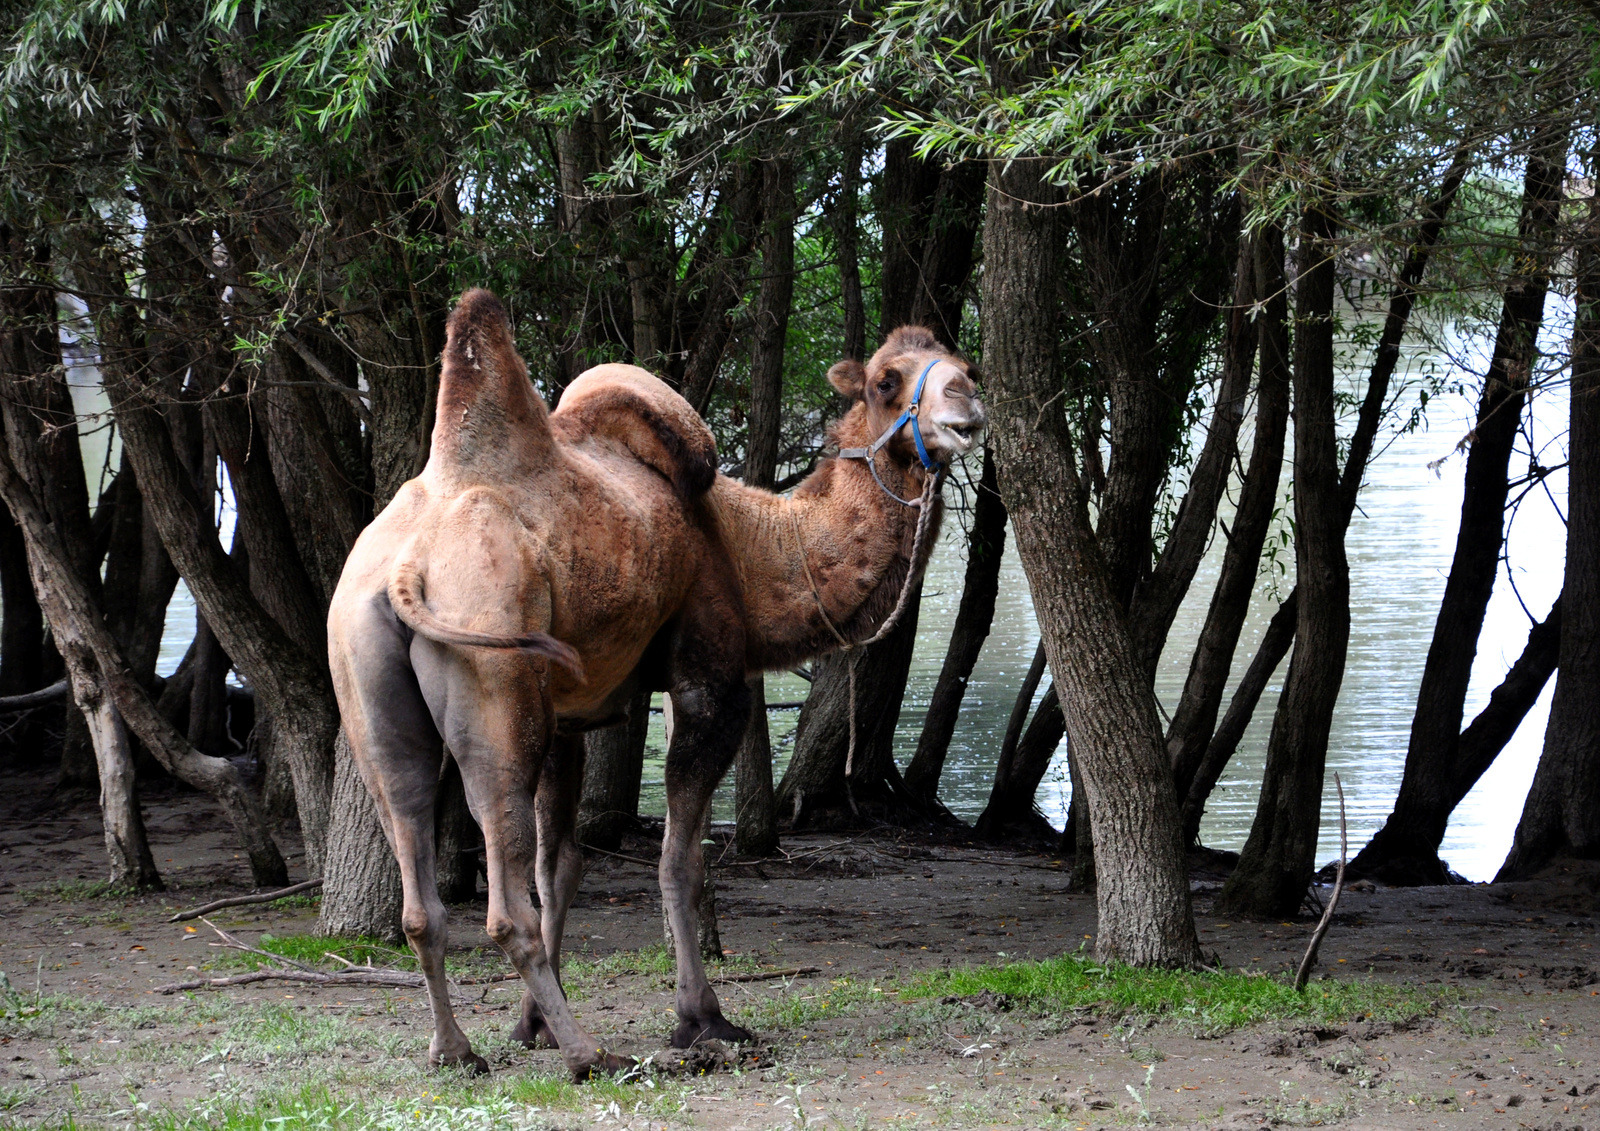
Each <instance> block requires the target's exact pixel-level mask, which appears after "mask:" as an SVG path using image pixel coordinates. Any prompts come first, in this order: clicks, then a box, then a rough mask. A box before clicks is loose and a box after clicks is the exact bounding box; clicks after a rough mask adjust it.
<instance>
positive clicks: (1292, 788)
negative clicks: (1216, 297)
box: [1217, 206, 1350, 916]
mask: <svg viewBox="0 0 1600 1131" xmlns="http://www.w3.org/2000/svg"><path fill="white" fill-rule="evenodd" d="M1335 230H1336V224H1335V221H1334V219H1333V217H1332V216H1331V215H1330V214H1328V213H1327V212H1326V211H1325V210H1323V209H1321V208H1319V207H1316V206H1312V207H1310V208H1308V210H1307V212H1306V215H1305V217H1304V222H1303V224H1302V228H1301V236H1300V251H1299V255H1300V276H1299V280H1298V283H1297V292H1296V297H1295V342H1294V469H1295V477H1294V482H1295V492H1294V514H1295V576H1296V589H1297V590H1299V592H1300V598H1299V609H1298V614H1297V617H1296V623H1295V638H1296V643H1295V649H1294V656H1293V658H1292V659H1291V660H1290V661H1289V675H1288V678H1287V679H1286V680H1285V682H1284V688H1283V695H1282V697H1281V698H1280V700H1279V702H1278V711H1277V715H1276V716H1275V718H1274V719H1273V725H1272V737H1271V739H1270V741H1269V743H1268V746H1267V765H1266V770H1265V772H1264V774H1263V776H1262V782H1261V798H1260V801H1259V803H1258V805H1257V808H1256V817H1255V820H1254V822H1253V823H1252V825H1251V828H1250V837H1249V839H1248V840H1247V841H1246V842H1245V847H1244V851H1243V852H1242V853H1241V854H1240V857H1239V864H1238V867H1237V868H1235V869H1234V872H1233V874H1232V875H1231V876H1229V877H1228V881H1227V884H1226V885H1225V886H1224V887H1223V890H1222V894H1221V895H1220V896H1219V897H1218V901H1217V907H1218V910H1219V911H1225V913H1227V914H1238V913H1244V914H1254V915H1262V916H1272V915H1277V916H1286V915H1293V914H1295V913H1296V912H1298V911H1299V909H1300V903H1301V901H1302V900H1303V899H1304V898H1305V893H1306V885H1307V883H1308V882H1309V880H1310V877H1311V874H1312V872H1313V871H1314V868H1315V863H1316V851H1317V832H1318V829H1319V828H1320V827H1321V817H1322V777H1323V768H1324V764H1325V762H1326V759H1327V753H1328V732H1329V729H1330V728H1331V727H1332V725H1333V709H1334V704H1335V703H1336V702H1337V701H1338V698H1339V686H1340V684H1341V683H1342V682H1343V679H1344V664H1345V652H1346V649H1347V647H1348V645H1349V640H1350V567H1349V563H1348V562H1347V560H1346V558H1345V552H1344V530H1345V519H1344V514H1343V506H1342V494H1341V490H1340V481H1339V480H1340V476H1339V462H1338V438H1337V435H1336V432H1335V418H1336V410H1335V406H1334V395H1333V386H1334V348H1333V304H1334V295H1335V290H1336V280H1335V274H1334V244H1333V236H1334V232H1335Z"/></svg>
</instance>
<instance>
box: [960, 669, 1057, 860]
mask: <svg viewBox="0 0 1600 1131" xmlns="http://www.w3.org/2000/svg"><path fill="white" fill-rule="evenodd" d="M1066 730H1067V723H1066V718H1065V716H1064V715H1063V714H1062V713H1061V699H1060V696H1059V695H1058V693H1057V691H1056V688H1055V685H1054V684H1051V686H1050V689H1049V690H1048V691H1046V692H1045V693H1044V697H1043V698H1042V699H1040V700H1039V709H1038V711H1036V712H1035V713H1034V716H1033V721H1032V722H1031V723H1029V724H1028V729H1027V730H1026V731H1024V732H1023V734H1022V738H1021V739H1020V740H1019V741H1018V742H1017V743H1016V744H1015V745H1014V746H1012V745H1010V744H1006V745H1002V746H1001V749H1000V762H999V764H998V765H997V766H996V767H995V771H994V785H993V787H992V788H991V789H990V791H989V803H988V804H987V805H985V806H984V808H983V812H982V813H981V814H979V816H978V821H977V823H976V824H975V825H974V826H973V829H974V830H975V831H976V832H977V834H978V835H979V836H981V837H983V838H984V839H985V840H1015V841H1036V842H1041V843H1042V842H1053V841H1054V840H1055V839H1056V835H1055V829H1054V828H1053V827H1052V826H1051V824H1050V822H1049V821H1047V820H1046V819H1045V817H1044V814H1043V813H1040V812H1039V809H1038V807H1037V806H1036V805H1035V804H1034V796H1035V795H1036V794H1037V793H1038V792H1039V783H1040V782H1041V781H1043V780H1044V775H1045V771H1046V770H1048V769H1049V768H1050V761H1051V759H1052V758H1054V757H1055V753H1056V750H1057V749H1058V748H1059V747H1060V746H1061V736H1062V735H1064V734H1065V733H1066Z"/></svg>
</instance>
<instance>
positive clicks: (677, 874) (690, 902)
mask: <svg viewBox="0 0 1600 1131" xmlns="http://www.w3.org/2000/svg"><path fill="white" fill-rule="evenodd" d="M749 713H750V692H749V689H748V688H747V687H746V685H745V682H744V679H743V677H742V676H740V677H739V678H737V679H734V680H731V681H728V682H727V683H725V684H723V685H722V686H718V687H715V688H709V687H706V686H704V685H701V686H697V687H689V688H684V689H679V690H675V691H673V693H672V738H671V741H670V744H669V748H668V750H667V831H666V838H665V840H664V841H663V842H662V845H661V898H662V901H663V903H664V904H665V905H666V910H667V921H668V922H669V923H670V924H671V926H672V938H673V942H674V944H675V949H676V950H677V952H678V997H677V1003H676V1005H677V1012H678V1027H677V1028H676V1029H674V1030H673V1033H672V1046H673V1047H674V1048H680V1049H683V1048H688V1047H689V1046H690V1045H692V1044H694V1043H695V1042H696V1041H704V1040H711V1039H713V1038H715V1039H717V1040H722V1041H750V1040H754V1039H755V1038H754V1036H753V1034H751V1032H750V1031H749V1030H748V1029H742V1028H740V1027H739V1026H737V1025H735V1024H733V1023H732V1022H731V1021H729V1020H728V1019H727V1018H726V1017H724V1016H723V1015H722V1006H721V1004H720V1003H719V1002H718V1001H717V995H716V993H715V992H713V991H712V989H711V982H710V981H709V980H708V979H707V978H706V970H705V966H704V965H703V964H702V963H701V961H700V945H699V938H698V935H699V928H698V924H699V916H698V913H697V908H698V907H699V905H700V894H701V889H702V887H703V886H704V882H705V868H704V862H703V856H702V853H701V850H700V822H701V820H702V818H703V817H704V815H705V811H706V806H707V805H709V804H711V794H712V792H713V791H714V790H715V789H716V788H717V782H719V781H720V780H721V779H722V775H723V774H724V773H726V772H727V769H728V766H729V764H730V763H731V762H732V761H733V756H734V753H735V751H736V750H737V749H738V746H739V739H740V738H741V736H743V734H744V729H745V720H746V716H748V715H749Z"/></svg>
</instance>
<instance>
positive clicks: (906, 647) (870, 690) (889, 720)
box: [777, 578, 922, 829]
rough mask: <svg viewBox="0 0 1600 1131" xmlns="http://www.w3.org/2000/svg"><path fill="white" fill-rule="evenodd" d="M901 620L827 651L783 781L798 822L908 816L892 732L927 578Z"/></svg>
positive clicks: (789, 810)
mask: <svg viewBox="0 0 1600 1131" xmlns="http://www.w3.org/2000/svg"><path fill="white" fill-rule="evenodd" d="M915 585H916V591H915V592H913V593H912V594H911V597H910V599H909V600H907V602H906V610H905V613H904V614H903V615H902V616H901V618H900V623H899V624H897V625H895V627H894V628H893V629H892V630H891V631H890V633H889V635H888V636H886V637H884V638H883V639H882V640H880V641H878V643H876V644H873V645H871V646H870V647H866V648H852V649H850V650H849V651H848V652H832V653H829V654H828V655H826V656H823V657H822V658H821V659H820V660H818V661H817V662H816V664H815V665H814V666H813V668H812V677H811V693H810V695H808V696H807V697H806V701H805V705H804V706H803V707H801V708H800V719H799V722H798V723H796V725H795V732H794V756H793V757H792V758H790V759H789V768H788V770H787V771H786V772H785V773H784V775H783V780H782V781H781V782H779V783H778V796H777V808H778V814H779V816H780V817H783V818H786V819H787V820H788V821H789V822H790V825H791V827H793V828H796V829H798V828H802V827H805V828H847V827H859V826H860V825H861V823H862V822H863V821H865V820H874V821H883V822H886V823H899V822H903V821H904V820H906V818H907V817H908V815H909V814H908V812H907V807H906V805H905V802H906V800H907V798H906V793H905V783H904V782H903V781H902V780H901V778H900V771H899V769H898V768H897V767H896V765H895V761H894V732H895V727H896V726H897V725H898V723H899V721H900V709H901V707H902V705H903V701H904V698H905V679H904V678H903V677H902V678H901V679H899V680H898V681H896V680H894V679H890V678H883V677H882V675H881V673H882V672H883V671H888V672H890V673H893V672H902V673H903V672H906V671H909V670H910V668H911V652H912V649H913V648H914V647H915V646H916V639H917V613H918V605H919V604H920V597H921V593H922V580H921V579H920V578H919V579H918V580H917V581H916V582H915ZM852 667H854V668H855V711H854V716H855V728H856V748H855V755H854V757H853V758H852V757H850V725H851V724H850V720H851V702H850V669H851V668H852Z"/></svg>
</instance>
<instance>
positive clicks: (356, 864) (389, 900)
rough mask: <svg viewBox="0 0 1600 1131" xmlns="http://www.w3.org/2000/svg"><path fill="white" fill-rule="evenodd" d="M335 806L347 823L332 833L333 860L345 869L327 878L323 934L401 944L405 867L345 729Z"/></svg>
mask: <svg viewBox="0 0 1600 1131" xmlns="http://www.w3.org/2000/svg"><path fill="white" fill-rule="evenodd" d="M333 808H334V811H335V812H337V813H339V814H340V815H341V819H340V820H337V821H335V822H334V823H333V824H332V825H331V826H330V828H329V830H328V859H329V860H330V861H333V860H337V861H339V867H337V868H330V869H329V870H328V873H327V875H325V876H324V877H323V883H322V911H321V914H320V915H319V916H318V919H317V930H318V932H319V933H321V934H324V935H335V936H337V935H367V936H371V937H373V938H379V939H385V940H387V941H389V942H394V943H398V942H400V941H401V937H402V936H401V933H400V910H401V905H402V903H403V893H402V891H401V888H400V865H398V864H396V863H395V859H394V849H393V848H392V847H390V845H389V841H388V838H386V837H385V836H384V835H383V826H382V825H381V824H379V823H378V810H377V807H376V806H374V805H373V803H372V795H371V794H370V793H368V792H367V786H366V783H365V782H363V781H362V780H361V773H360V771H359V770H357V769H356V763H355V758H354V757H353V756H352V755H351V753H350V742H349V740H348V739H346V738H345V736H344V730H343V729H342V728H341V729H340V731H339V736H338V739H337V741H336V743H335V746H334V770H333Z"/></svg>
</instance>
